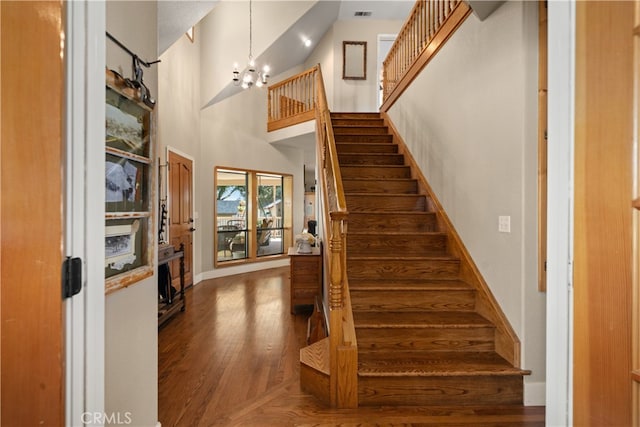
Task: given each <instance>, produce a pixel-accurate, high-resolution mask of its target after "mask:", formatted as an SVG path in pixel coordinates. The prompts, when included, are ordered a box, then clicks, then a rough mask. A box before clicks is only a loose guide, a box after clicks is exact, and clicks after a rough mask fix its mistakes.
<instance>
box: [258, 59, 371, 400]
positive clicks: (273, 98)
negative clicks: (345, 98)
mask: <svg viewBox="0 0 640 427" xmlns="http://www.w3.org/2000/svg"><path fill="white" fill-rule="evenodd" d="M314 118H315V120H316V150H317V159H318V161H317V163H318V172H319V173H318V176H319V180H320V182H319V184H320V186H319V187H320V194H321V198H322V206H323V210H322V212H321V215H320V220H321V221H322V228H321V230H322V232H323V237H324V239H325V241H326V242H327V243H328V245H327V246H328V250H325V251H323V265H324V266H325V275H324V276H325V277H326V278H327V279H328V290H329V300H328V305H329V355H328V358H329V392H328V394H329V399H330V401H331V404H332V405H333V406H335V407H339V408H355V407H357V406H358V343H357V340H356V332H355V326H354V323H353V312H352V310H351V297H350V295H349V282H348V280H347V254H346V248H347V241H346V238H347V237H346V232H347V218H348V216H349V213H348V211H347V202H346V198H345V196H344V188H343V186H342V175H341V174H340V166H339V163H338V152H337V149H336V143H335V138H334V135H333V126H332V124H331V112H330V111H329V105H328V103H327V95H326V91H325V87H324V80H323V78H322V70H321V69H320V65H319V64H318V65H316V66H315V67H313V68H311V69H309V70H306V71H304V72H302V73H300V74H297V75H295V76H293V77H290V78H288V79H286V80H284V81H282V82H279V83H276V84H274V85H272V86H270V87H269V95H268V120H269V121H268V124H267V128H268V130H274V129H279V128H282V127H286V126H291V125H293V124H297V123H300V122H302V121H306V120H312V119H314Z"/></svg>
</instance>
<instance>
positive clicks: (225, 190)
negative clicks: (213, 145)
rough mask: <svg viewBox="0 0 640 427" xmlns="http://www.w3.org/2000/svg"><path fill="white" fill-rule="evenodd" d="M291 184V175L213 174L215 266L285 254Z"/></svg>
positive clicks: (288, 235)
mask: <svg viewBox="0 0 640 427" xmlns="http://www.w3.org/2000/svg"><path fill="white" fill-rule="evenodd" d="M291 182H292V177H291V176H290V175H280V174H273V173H264V172H256V171H245V170H234V169H221V168H219V169H217V170H216V174H215V191H216V200H215V221H216V242H215V247H216V248H217V250H216V252H215V258H216V262H227V261H238V260H251V259H256V258H259V257H265V256H272V255H281V254H284V253H285V248H286V247H288V246H289V245H290V242H289V241H290V235H291V231H290V230H291ZM285 206H286V207H287V208H286V209H285Z"/></svg>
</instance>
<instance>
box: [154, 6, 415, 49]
mask: <svg viewBox="0 0 640 427" xmlns="http://www.w3.org/2000/svg"><path fill="white" fill-rule="evenodd" d="M219 1H220V0H160V1H158V56H160V55H161V54H162V53H164V51H166V50H167V49H168V48H169V47H170V46H171V45H172V44H173V43H174V42H175V41H176V40H178V38H180V37H181V36H182V35H183V34H184V33H186V32H187V30H188V29H189V28H191V27H192V26H194V25H195V24H197V23H198V22H199V21H200V20H201V19H202V18H204V17H205V16H206V15H207V14H208V13H209V12H211V10H212V9H213V8H214V7H215V5H216V3H218V2H219ZM222 1H228V0H222ZM256 1H265V0H256ZM289 1H295V0H289ZM318 3H334V4H335V6H337V4H339V5H340V7H339V12H338V15H337V17H334V18H332V19H333V20H335V19H339V20H350V19H359V20H382V19H394V20H404V19H405V18H406V17H407V16H408V15H409V12H410V11H411V8H412V7H413V5H414V4H415V1H413V0H410V1H407V0H369V1H364V0H342V1H339V0H320V1H319V2H318ZM335 6H333V7H331V6H330V5H329V4H324V5H316V6H315V7H313V8H311V10H310V12H309V13H308V14H307V15H309V16H307V19H305V20H304V22H302V23H300V25H305V26H306V27H305V30H306V31H307V32H309V30H311V31H312V32H313V28H316V30H317V31H315V32H316V33H319V35H320V36H321V35H323V34H324V32H325V31H326V29H327V28H326V19H327V10H334V8H335ZM356 11H369V12H372V14H371V16H369V17H356V16H354V13H355V12H356ZM332 22H333V21H332ZM312 27H313V28H312ZM292 30H299V28H297V29H292ZM282 39H283V40H286V39H287V38H286V37H284V38H282ZM312 39H313V38H312ZM317 39H319V37H318V38H317ZM296 40H297V39H296ZM280 50H281V51H282V52H283V53H282V55H284V54H285V52H287V46H283V48H281V49H280Z"/></svg>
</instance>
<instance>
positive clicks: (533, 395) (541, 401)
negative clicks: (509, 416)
mask: <svg viewBox="0 0 640 427" xmlns="http://www.w3.org/2000/svg"><path fill="white" fill-rule="evenodd" d="M546 387H547V383H545V382H537V383H527V382H526V381H525V382H524V405H525V406H544V405H545V403H546Z"/></svg>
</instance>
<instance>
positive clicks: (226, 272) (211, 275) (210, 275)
mask: <svg viewBox="0 0 640 427" xmlns="http://www.w3.org/2000/svg"><path fill="white" fill-rule="evenodd" d="M288 266H289V258H283V259H278V260H274V261H265V262H259V263H253V264H244V265H238V266H233V267H225V268H220V269H217V270H209V271H203V272H202V273H200V274H198V275H197V277H198V278H199V280H198V282H201V281H203V280H209V279H217V278H219V277H227V276H233V275H235V274H242V273H252V272H254V271H260V270H268V269H270V268H277V267H288Z"/></svg>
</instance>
